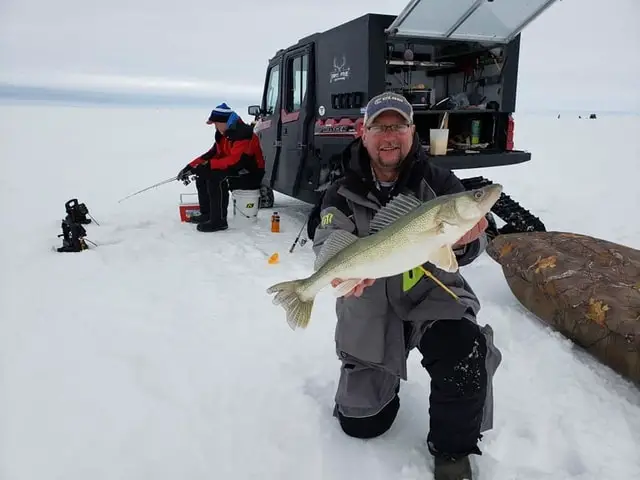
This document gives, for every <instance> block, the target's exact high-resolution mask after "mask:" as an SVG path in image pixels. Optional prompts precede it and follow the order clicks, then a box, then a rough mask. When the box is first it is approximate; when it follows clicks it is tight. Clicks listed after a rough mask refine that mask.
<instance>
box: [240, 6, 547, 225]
mask: <svg viewBox="0 0 640 480" xmlns="http://www.w3.org/2000/svg"><path fill="white" fill-rule="evenodd" d="M555 1H556V0H446V1H445V0H412V1H411V2H410V3H409V4H408V5H407V6H406V7H405V9H404V10H403V11H402V12H401V13H400V14H399V15H398V16H392V15H381V14H367V15H363V16H361V17H359V18H356V19H354V20H351V21H349V22H347V23H344V24H342V25H339V26H337V27H335V28H332V29H330V30H327V31H325V32H322V33H315V34H313V35H310V36H308V37H305V38H303V39H301V40H299V41H298V43H297V44H296V45H293V46H290V47H289V48H286V49H282V50H279V51H278V52H276V54H275V56H274V57H273V58H272V59H271V60H270V61H269V66H268V68H267V72H266V78H265V84H264V93H263V96H262V102H261V104H260V105H253V106H251V107H249V115H252V116H254V117H255V121H256V124H255V127H254V130H255V132H256V133H257V135H258V137H259V138H260V142H261V145H262V149H263V152H264V154H265V158H266V166H267V169H266V170H267V171H266V175H265V180H264V185H263V188H262V199H261V206H263V207H267V208H269V207H271V206H273V190H275V191H278V192H281V193H283V194H285V195H288V196H291V197H294V198H297V199H300V200H302V201H305V202H309V203H317V202H318V200H319V199H320V198H321V195H322V192H323V191H324V190H325V189H326V187H327V186H328V185H329V184H330V182H332V181H333V180H335V179H336V178H338V177H339V176H340V174H341V165H340V153H341V152H342V151H343V150H344V149H345V147H346V146H347V145H348V144H349V143H350V142H352V141H353V140H354V139H355V138H357V137H358V136H359V135H360V132H361V129H362V123H363V110H364V107H365V105H366V104H367V101H368V100H369V99H370V98H372V97H373V96H375V95H377V94H379V93H381V92H383V91H394V92H399V93H401V94H402V95H404V96H405V97H406V98H407V99H408V100H409V101H410V102H411V104H412V105H413V108H414V122H415V124H416V131H417V133H418V135H419V136H420V138H421V140H422V142H423V146H424V148H425V150H426V151H427V154H430V147H431V146H430V145H429V138H430V129H433V128H441V127H442V126H446V127H447V128H448V129H449V137H448V145H447V148H446V153H445V154H439V155H432V154H430V160H431V161H433V162H434V163H435V164H438V165H442V166H445V167H447V168H449V169H452V170H458V169H469V168H484V167H498V166H503V165H513V164H517V163H523V162H527V161H529V160H530V159H531V154H530V153H528V152H526V151H522V150H516V149H514V144H513V135H514V120H513V118H512V113H513V112H514V111H515V107H516V90H517V77H518V60H519V51H520V33H521V32H522V30H523V29H524V28H525V27H526V26H527V25H528V24H529V23H530V22H532V21H533V20H534V19H535V18H536V17H538V16H539V15H540V14H541V13H542V12H544V11H545V10H546V9H547V8H549V7H550V6H551V5H552V4H553V3H554V2H555ZM438 153H442V152H438ZM463 183H464V184H465V187H466V188H468V189H472V188H477V187H479V186H482V185H485V184H487V183H491V182H490V180H487V179H485V178H484V177H473V178H468V179H463ZM492 211H493V213H494V214H496V215H497V216H498V217H500V218H501V219H502V220H503V221H504V222H505V223H506V225H505V226H504V227H503V228H502V229H501V231H502V232H505V231H533V230H542V231H543V230H544V225H543V224H542V222H540V220H539V219H538V218H537V217H535V216H533V215H532V214H530V213H529V212H528V211H527V210H524V209H523V208H522V207H521V206H520V205H519V204H518V203H516V202H515V201H514V200H512V199H511V198H509V197H508V196H507V195H505V194H503V195H502V198H501V200H500V201H498V203H497V204H496V205H495V206H494V208H493V210H492ZM313 230H314V229H309V233H310V234H311V235H310V236H311V237H313ZM492 230H493V233H494V234H495V233H497V230H496V228H495V225H494V226H492Z"/></svg>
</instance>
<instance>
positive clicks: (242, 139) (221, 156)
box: [189, 120, 265, 173]
mask: <svg viewBox="0 0 640 480" xmlns="http://www.w3.org/2000/svg"><path fill="white" fill-rule="evenodd" d="M207 162H208V164H209V166H210V168H211V170H217V171H227V172H229V173H238V172H240V171H241V170H246V171H247V173H258V172H264V167H265V165H264V156H263V155H262V148H261V147H260V140H259V139H258V137H257V135H256V134H255V133H254V132H253V128H252V127H251V126H249V125H247V124H246V123H244V122H243V121H242V120H238V121H237V122H235V123H234V124H233V125H232V126H230V127H229V128H228V129H227V130H226V131H225V132H224V134H221V133H220V132H218V131H216V137H215V143H214V144H213V146H212V147H211V148H210V149H209V150H208V151H207V152H205V153H203V154H202V155H200V156H199V157H197V158H195V159H194V160H192V161H191V162H189V165H190V166H191V167H193V168H195V167H198V166H200V165H202V164H204V163H207Z"/></svg>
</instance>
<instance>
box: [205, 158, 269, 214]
mask: <svg viewBox="0 0 640 480" xmlns="http://www.w3.org/2000/svg"><path fill="white" fill-rule="evenodd" d="M263 176H264V173H263V172H259V173H248V174H245V175H234V174H231V173H228V172H225V171H222V170H221V171H216V170H213V171H211V173H209V174H207V176H206V177H202V176H200V175H198V176H197V177H196V190H197V191H198V202H199V203H200V214H201V215H207V216H208V217H209V221H210V222H211V223H213V224H215V225H226V224H227V208H228V206H229V190H257V189H259V188H260V185H261V183H262V177H263Z"/></svg>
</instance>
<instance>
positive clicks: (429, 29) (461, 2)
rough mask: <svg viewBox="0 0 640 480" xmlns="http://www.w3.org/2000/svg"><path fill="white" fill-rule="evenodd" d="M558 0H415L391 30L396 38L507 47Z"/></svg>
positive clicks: (405, 9) (389, 30) (391, 33)
mask: <svg viewBox="0 0 640 480" xmlns="http://www.w3.org/2000/svg"><path fill="white" fill-rule="evenodd" d="M556 1H557V0H411V2H409V4H408V5H407V6H406V7H405V8H404V10H402V12H400V14H399V15H398V16H397V18H396V19H395V20H394V21H393V23H392V24H391V25H390V26H389V28H388V29H387V33H389V34H390V35H393V36H395V37H414V38H415V37H418V38H425V39H426V38H428V39H432V40H462V41H474V42H486V43H491V44H496V43H497V44H507V43H509V42H511V40H513V39H514V38H515V37H516V35H518V34H519V33H520V32H522V30H524V28H525V27H526V26H527V25H529V24H530V23H531V22H532V21H534V20H535V19H536V18H537V17H538V16H540V15H541V14H542V13H543V12H544V11H545V10H546V9H547V8H549V7H550V6H551V5H553V4H554V3H555V2H556Z"/></svg>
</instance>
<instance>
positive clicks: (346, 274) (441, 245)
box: [267, 183, 502, 330]
mask: <svg viewBox="0 0 640 480" xmlns="http://www.w3.org/2000/svg"><path fill="white" fill-rule="evenodd" d="M501 193H502V185H500V184H497V183H494V184H491V185H487V186H485V187H482V188H479V189H476V190H469V191H465V192H460V193H454V194H451V195H443V196H441V197H437V198H435V199H433V200H430V201H428V202H425V203H422V202H421V201H420V200H418V199H417V198H415V197H413V196H409V195H404V194H400V195H398V196H396V197H394V198H393V199H392V200H391V201H390V202H389V203H387V205H385V206H384V207H383V208H381V209H380V210H379V211H378V212H377V213H376V215H375V216H374V217H373V219H372V220H371V224H370V232H369V233H370V235H369V236H366V237H362V238H359V237H357V236H356V235H354V234H352V233H349V232H346V231H344V230H336V231H335V232H333V233H332V234H331V235H329V237H328V238H327V240H326V241H325V242H324V244H323V246H322V248H321V249H320V253H319V254H318V256H317V258H316V261H315V264H314V270H315V272H314V273H313V274H312V275H310V276H308V277H307V278H302V279H298V280H291V281H287V282H280V283H277V284H275V285H272V286H271V287H269V288H268V289H267V293H269V294H271V293H275V294H276V295H275V297H274V299H273V303H274V304H275V305H282V307H283V308H284V309H285V311H286V315H287V323H288V324H289V326H290V327H291V328H292V329H294V330H295V329H296V328H297V327H301V328H306V327H307V325H308V324H309V320H310V319H311V310H312V309H313V302H314V300H315V297H316V295H317V294H318V293H319V292H320V291H321V290H322V289H324V287H326V286H327V285H329V284H330V283H331V280H333V279H334V278H340V279H343V280H344V281H343V282H342V283H341V284H340V285H338V286H337V287H336V288H335V294H336V296H338V297H340V296H342V295H345V294H346V293H348V292H349V291H351V289H353V287H355V286H356V285H357V284H358V282H360V281H361V280H362V279H364V278H374V279H377V278H384V277H391V276H394V275H398V274H400V273H403V272H406V271H408V270H411V269H413V268H415V267H417V266H419V265H422V264H424V263H426V262H431V263H432V264H433V265H435V266H436V267H438V268H440V269H442V270H444V271H446V272H456V271H457V270H458V268H459V267H458V262H457V261H456V256H455V254H454V252H453V250H452V245H453V244H454V243H456V242H457V241H458V240H459V239H460V238H461V237H462V236H463V235H464V234H465V233H467V232H468V231H469V230H471V228H473V227H474V226H475V225H476V224H477V223H478V222H479V221H480V220H481V218H482V217H483V216H484V215H486V214H487V213H488V212H489V211H490V210H491V207H492V206H493V205H494V203H496V202H497V201H498V199H499V198H500V194H501Z"/></svg>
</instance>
